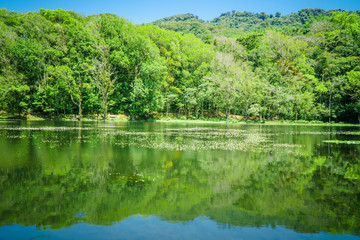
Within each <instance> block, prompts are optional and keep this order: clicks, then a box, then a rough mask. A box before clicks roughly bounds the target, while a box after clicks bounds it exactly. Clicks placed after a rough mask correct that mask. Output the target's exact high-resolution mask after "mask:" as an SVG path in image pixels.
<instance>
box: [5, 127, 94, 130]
mask: <svg viewBox="0 0 360 240" xmlns="http://www.w3.org/2000/svg"><path fill="white" fill-rule="evenodd" d="M0 130H13V131H23V130H31V131H73V130H94V128H81V127H0Z"/></svg>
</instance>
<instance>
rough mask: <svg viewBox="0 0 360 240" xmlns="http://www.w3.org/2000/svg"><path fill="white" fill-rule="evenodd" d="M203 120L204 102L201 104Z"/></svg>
mask: <svg viewBox="0 0 360 240" xmlns="http://www.w3.org/2000/svg"><path fill="white" fill-rule="evenodd" d="M201 118H204V102H201Z"/></svg>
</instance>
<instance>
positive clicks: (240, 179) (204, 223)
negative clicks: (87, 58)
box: [0, 121, 360, 240]
mask: <svg viewBox="0 0 360 240" xmlns="http://www.w3.org/2000/svg"><path fill="white" fill-rule="evenodd" d="M326 140H344V141H349V142H348V143H346V142H340V143H329V142H324V141H326ZM359 140H360V127H350V126H347V127H334V126H296V125H291V126H268V125H266V126H265V125H235V124H230V125H227V124H215V123H206V124H199V123H155V122H145V123H140V122H81V123H79V122H29V121H28V122H22V121H1V122H0V239H206V240H209V239H360V238H359V235H360V145H359V144H356V143H358V142H357V141H359Z"/></svg>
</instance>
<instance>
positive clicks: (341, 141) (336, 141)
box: [323, 140, 360, 144]
mask: <svg viewBox="0 0 360 240" xmlns="http://www.w3.org/2000/svg"><path fill="white" fill-rule="evenodd" d="M323 142H324V143H336V144H360V141H354V140H351V141H348V140H325V141H323Z"/></svg>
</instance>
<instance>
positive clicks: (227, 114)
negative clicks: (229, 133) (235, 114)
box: [226, 108, 230, 119]
mask: <svg viewBox="0 0 360 240" xmlns="http://www.w3.org/2000/svg"><path fill="white" fill-rule="evenodd" d="M229 115H230V108H226V119H229Z"/></svg>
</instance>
